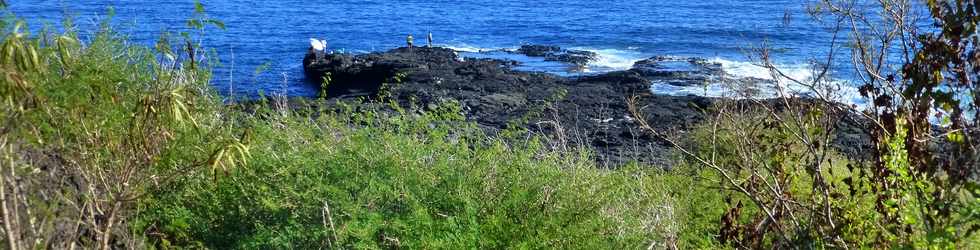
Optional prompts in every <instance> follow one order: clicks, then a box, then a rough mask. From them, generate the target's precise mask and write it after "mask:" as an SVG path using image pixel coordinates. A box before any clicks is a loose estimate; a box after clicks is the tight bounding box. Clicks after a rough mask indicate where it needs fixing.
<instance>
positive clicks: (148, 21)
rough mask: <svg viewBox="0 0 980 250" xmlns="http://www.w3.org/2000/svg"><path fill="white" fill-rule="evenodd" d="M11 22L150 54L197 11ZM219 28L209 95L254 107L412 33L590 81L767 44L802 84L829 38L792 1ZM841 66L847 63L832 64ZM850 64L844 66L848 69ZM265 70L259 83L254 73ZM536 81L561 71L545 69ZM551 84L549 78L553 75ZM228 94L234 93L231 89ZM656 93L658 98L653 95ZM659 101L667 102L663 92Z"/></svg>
mask: <svg viewBox="0 0 980 250" xmlns="http://www.w3.org/2000/svg"><path fill="white" fill-rule="evenodd" d="M7 2H8V3H9V5H10V6H9V8H8V9H9V11H10V12H12V13H13V14H14V15H16V16H18V17H20V18H24V19H26V20H27V21H28V22H29V23H31V25H32V27H33V28H34V29H35V30H37V29H39V28H40V27H41V25H42V24H45V23H47V24H52V25H58V24H60V22H61V20H62V18H64V17H65V16H66V15H68V16H72V17H73V18H74V19H75V20H76V23H77V24H78V25H79V26H80V28H82V29H83V30H84V29H85V28H86V27H92V26H94V25H96V24H97V23H98V22H99V20H101V19H103V18H105V15H106V13H107V12H106V10H107V9H108V8H109V7H110V6H111V7H113V9H114V12H115V16H114V17H113V19H112V20H113V23H114V24H116V25H117V27H118V30H119V31H120V32H122V33H124V34H128V35H130V36H131V37H132V38H133V40H134V41H136V42H140V43H146V44H147V45H151V44H153V42H154V41H156V39H157V37H158V36H159V35H160V34H161V33H162V32H164V31H171V32H178V31H181V30H182V29H184V28H185V27H186V21H187V19H188V18H189V17H190V16H191V14H192V13H193V9H194V7H193V6H194V5H193V3H194V1H190V0H182V1H144V0H8V1H7ZM202 2H203V3H204V5H205V7H206V9H207V12H208V14H209V15H210V16H211V17H212V18H215V19H219V20H221V21H223V22H225V23H226V24H227V29H226V30H223V31H220V30H216V29H211V30H210V31H209V33H208V35H207V39H206V40H205V41H204V43H205V46H207V47H209V48H211V49H214V50H215V51H216V52H217V53H218V54H219V56H220V58H221V61H222V62H223V63H222V65H221V66H220V67H219V68H217V69H216V71H215V73H216V75H217V78H216V79H215V80H214V81H213V84H214V86H215V87H216V88H217V89H218V90H219V91H220V92H222V93H223V94H231V93H230V91H232V89H233V92H234V93H233V94H235V95H250V96H254V95H256V94H257V93H259V92H264V93H271V92H280V91H282V90H283V89H284V87H285V89H287V91H288V94H289V95H297V96H310V95H315V94H316V93H317V90H316V86H315V85H313V84H310V83H309V82H308V81H306V80H305V79H304V76H303V74H302V65H301V60H302V58H303V56H304V54H305V53H306V51H307V48H308V47H309V38H311V37H317V38H324V39H326V40H327V41H328V43H329V48H330V49H334V50H343V51H348V52H354V53H364V52H372V51H383V50H387V49H391V48H395V47H398V46H402V45H403V44H404V42H405V36H406V35H408V34H413V35H414V36H415V37H416V41H423V40H424V39H422V38H423V37H425V34H427V33H428V32H432V33H433V36H434V40H435V43H436V44H437V45H442V46H449V47H454V48H458V49H460V50H466V51H478V50H481V49H483V50H486V49H497V48H514V47H518V46H520V45H521V44H549V45H558V46H562V47H566V48H577V49H585V50H592V51H596V52H599V53H600V54H601V55H602V56H601V59H600V60H599V61H598V62H595V63H594V64H595V65H594V68H595V69H596V71H604V70H614V69H623V68H628V67H629V66H630V65H631V64H632V62H633V61H635V60H639V59H643V58H647V57H650V56H655V55H673V56H699V57H707V58H712V59H713V60H716V61H718V62H722V63H723V64H725V67H726V69H729V71H731V72H733V73H735V74H742V75H745V76H761V77H765V76H766V75H768V74H767V73H766V72H765V71H764V70H761V69H760V68H757V67H753V66H751V64H749V63H748V59H747V58H746V54H747V53H748V51H747V49H749V48H751V47H754V46H759V45H761V44H762V43H763V42H764V41H766V42H768V44H769V45H770V46H772V47H773V48H775V49H776V50H774V51H775V52H776V53H775V60H776V61H777V62H778V63H779V64H781V65H786V66H787V67H788V68H792V69H795V70H796V72H797V73H798V74H802V75H805V74H806V73H805V72H804V71H806V70H805V68H806V67H805V66H804V65H806V63H807V62H810V61H812V60H814V59H822V58H823V56H825V53H826V52H827V51H828V50H829V49H830V42H829V41H830V39H831V32H830V29H829V27H827V26H826V25H823V24H820V23H817V22H815V21H812V20H811V19H810V18H809V17H808V16H807V15H806V14H805V2H806V1H800V0H698V1H661V0H653V1H651V0H624V1H593V0H564V1H555V0H541V1H526V0H496V1H486V0H451V1H450V0H425V1H422V0H403V1H383V0H351V1H302V0H265V1H256V0H237V1H230V0H224V1H206V0H204V1H202ZM838 58H840V59H838V60H840V61H839V63H841V64H843V63H847V62H848V61H849V60H850V59H849V57H838ZM844 60H847V61H844ZM263 64H267V65H269V67H268V70H266V71H264V72H263V73H261V74H258V75H256V74H255V72H256V71H255V69H256V68H258V67H260V65H263ZM540 70H544V71H558V70H559V69H554V68H549V67H542V68H540ZM556 73H557V72H556ZM231 83H233V86H232V84H231ZM654 91H658V89H657V88H654ZM659 91H674V90H669V89H660V90H659Z"/></svg>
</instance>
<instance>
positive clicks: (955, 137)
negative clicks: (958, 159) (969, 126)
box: [946, 131, 966, 144]
mask: <svg viewBox="0 0 980 250" xmlns="http://www.w3.org/2000/svg"><path fill="white" fill-rule="evenodd" d="M946 139H947V140H949V142H952V143H956V144H963V142H965V141H966V137H965V136H964V135H963V131H956V132H953V133H949V134H948V135H946Z"/></svg>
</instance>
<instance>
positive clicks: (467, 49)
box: [434, 43, 514, 53]
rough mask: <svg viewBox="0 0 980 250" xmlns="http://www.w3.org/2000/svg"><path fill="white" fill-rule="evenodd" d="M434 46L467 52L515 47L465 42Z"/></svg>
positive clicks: (483, 51) (482, 51)
mask: <svg viewBox="0 0 980 250" xmlns="http://www.w3.org/2000/svg"><path fill="white" fill-rule="evenodd" d="M434 46H436V47H443V48H447V49H451V50H455V51H456V52H466V53H485V52H493V51H502V50H508V49H514V48H506V47H478V46H473V45H469V44H463V43H461V44H435V45H434Z"/></svg>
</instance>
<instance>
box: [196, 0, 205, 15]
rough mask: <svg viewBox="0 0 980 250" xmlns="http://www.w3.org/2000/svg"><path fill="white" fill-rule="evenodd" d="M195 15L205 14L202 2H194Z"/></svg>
mask: <svg viewBox="0 0 980 250" xmlns="http://www.w3.org/2000/svg"><path fill="white" fill-rule="evenodd" d="M194 13H195V14H204V4H201V1H194Z"/></svg>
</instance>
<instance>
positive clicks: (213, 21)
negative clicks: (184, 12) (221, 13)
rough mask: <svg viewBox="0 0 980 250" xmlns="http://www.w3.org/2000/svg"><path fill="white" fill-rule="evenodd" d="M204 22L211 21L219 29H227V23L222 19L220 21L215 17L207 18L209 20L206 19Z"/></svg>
mask: <svg viewBox="0 0 980 250" xmlns="http://www.w3.org/2000/svg"><path fill="white" fill-rule="evenodd" d="M204 22H206V23H209V24H211V25H214V26H215V27H218V29H221V30H224V29H225V23H224V22H221V21H218V20H215V19H207V20H204Z"/></svg>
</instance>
